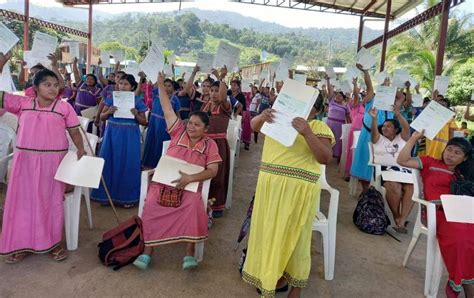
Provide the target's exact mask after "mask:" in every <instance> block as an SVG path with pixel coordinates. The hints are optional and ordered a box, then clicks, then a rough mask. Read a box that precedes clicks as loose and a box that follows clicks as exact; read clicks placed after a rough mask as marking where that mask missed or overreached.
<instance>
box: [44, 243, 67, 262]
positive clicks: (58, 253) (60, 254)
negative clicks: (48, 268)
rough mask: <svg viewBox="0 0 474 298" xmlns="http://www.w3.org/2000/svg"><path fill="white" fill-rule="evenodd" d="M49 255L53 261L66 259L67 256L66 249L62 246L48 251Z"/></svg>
mask: <svg viewBox="0 0 474 298" xmlns="http://www.w3.org/2000/svg"><path fill="white" fill-rule="evenodd" d="M49 255H50V256H51V258H52V259H53V260H54V261H55V262H61V261H63V260H65V259H67V257H68V256H69V254H68V253H67V250H66V249H65V248H64V247H62V246H59V247H57V248H55V249H54V250H53V251H52V252H50V253H49Z"/></svg>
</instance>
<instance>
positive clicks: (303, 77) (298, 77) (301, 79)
mask: <svg viewBox="0 0 474 298" xmlns="http://www.w3.org/2000/svg"><path fill="white" fill-rule="evenodd" d="M307 78H308V76H307V75H305V74H299V73H295V74H294V75H293V80H295V81H298V82H301V83H303V84H306V79H307Z"/></svg>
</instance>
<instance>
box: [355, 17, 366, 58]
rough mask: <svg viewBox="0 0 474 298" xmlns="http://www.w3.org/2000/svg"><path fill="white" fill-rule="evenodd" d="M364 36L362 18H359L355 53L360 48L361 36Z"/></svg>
mask: <svg viewBox="0 0 474 298" xmlns="http://www.w3.org/2000/svg"><path fill="white" fill-rule="evenodd" d="M363 34H364V16H360V21H359V38H358V39H357V51H359V50H360V48H361V47H362V35H363Z"/></svg>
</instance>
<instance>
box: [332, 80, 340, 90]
mask: <svg viewBox="0 0 474 298" xmlns="http://www.w3.org/2000/svg"><path fill="white" fill-rule="evenodd" d="M332 85H333V86H334V90H336V91H340V90H341V82H339V80H333V81H332Z"/></svg>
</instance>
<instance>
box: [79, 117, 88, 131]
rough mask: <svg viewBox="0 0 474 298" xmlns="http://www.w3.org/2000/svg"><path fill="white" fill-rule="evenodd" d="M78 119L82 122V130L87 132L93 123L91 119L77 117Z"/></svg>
mask: <svg viewBox="0 0 474 298" xmlns="http://www.w3.org/2000/svg"><path fill="white" fill-rule="evenodd" d="M77 118H79V122H81V126H82V128H84V130H85V131H87V128H88V127H89V123H91V120H90V119H89V118H86V117H82V116H77Z"/></svg>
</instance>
